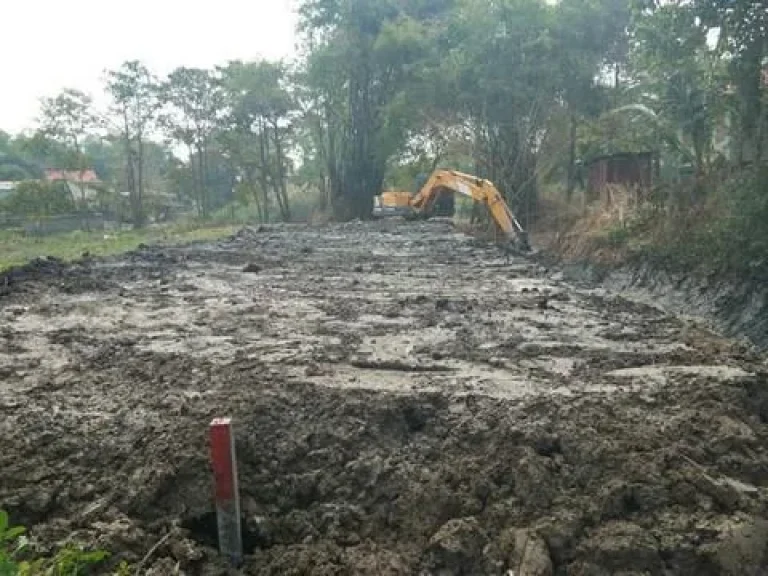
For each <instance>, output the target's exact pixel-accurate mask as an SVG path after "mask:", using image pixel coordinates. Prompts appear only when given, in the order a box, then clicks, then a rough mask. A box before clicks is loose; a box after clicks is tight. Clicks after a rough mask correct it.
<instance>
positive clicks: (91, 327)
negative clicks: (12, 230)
mask: <svg viewBox="0 0 768 576" xmlns="http://www.w3.org/2000/svg"><path fill="white" fill-rule="evenodd" d="M767 368H768V366H767V365H766V362H765V358H764V357H762V356H761V355H759V354H758V353H756V352H754V351H752V350H751V349H750V347H749V346H748V345H746V344H744V343H739V342H734V341H729V340H725V339H723V338H721V337H719V336H717V335H716V334H714V333H713V332H711V331H709V330H708V329H706V328H704V327H703V325H701V324H699V323H697V322H694V321H692V320H690V319H684V318H680V317H677V316H676V315H674V313H673V311H663V310H661V309H658V308H656V307H654V306H652V305H651V304H649V303H640V302H639V301H636V300H633V299H632V298H631V295H627V294H614V293H608V292H606V291H605V290H602V289H601V288H600V287H599V286H578V287H577V286H574V285H571V284H569V283H567V282H565V281H564V280H563V279H562V276H561V275H560V274H559V273H558V271H557V270H556V269H549V270H547V269H545V268H544V267H543V266H542V265H540V264H537V263H536V262H535V261H534V260H530V259H525V258H521V257H517V256H512V257H511V258H508V256H507V255H505V254H504V253H502V252H500V251H499V250H498V249H496V248H495V247H493V246H490V245H487V244H484V243H483V242H480V241H478V240H475V239H473V238H471V237H468V236H466V235H463V234H460V233H458V232H457V231H456V230H455V229H454V228H453V227H452V226H451V224H450V223H449V222H441V221H434V222H426V223H406V222H402V221H398V220H387V221H380V222H375V223H351V224H334V225H327V226H320V227H309V226H270V227H266V228H247V229H244V230H243V231H242V232H240V233H238V234H237V235H236V236H234V237H232V238H229V239H226V240H223V241H219V242H214V243H200V244H194V245H189V246H184V247H176V248H169V247H142V248H141V249H140V250H138V251H136V252H133V253H130V254H127V255H124V256H121V257H115V258H111V259H106V260H98V261H82V262H79V263H76V264H72V265H63V264H61V263H59V262H57V261H53V260H46V261H37V262H35V263H33V264H31V265H29V266H27V267H25V268H23V269H19V270H16V271H14V272H12V273H11V274H10V275H8V276H6V277H5V278H4V279H3V281H2V282H0V509H6V510H8V511H9V512H10V514H11V516H12V518H13V520H14V521H15V522H16V523H20V524H25V525H27V526H28V527H29V528H30V529H31V532H32V535H33V539H32V540H33V544H34V546H35V547H37V548H38V549H39V550H41V551H42V552H46V551H50V550H53V549H55V548H56V547H57V546H60V545H62V544H63V543H65V542H66V541H68V540H71V541H77V542H81V543H84V544H86V545H87V546H89V547H91V548H99V549H105V550H108V551H110V552H111V553H112V555H113V556H112V564H111V565H105V567H104V570H105V571H106V570H107V569H108V568H109V566H113V565H114V564H115V563H117V562H118V561H120V560H126V561H128V562H130V563H132V564H133V565H134V566H137V567H138V568H139V571H140V573H145V572H146V573H149V574H155V575H158V576H159V575H164V574H189V575H214V574H226V573H227V568H226V565H225V563H224V562H223V561H222V560H221V559H220V558H218V555H217V553H216V521H215V517H214V515H213V510H214V508H213V503H212V495H213V489H212V479H211V471H210V465H209V451H208V425H209V423H210V422H211V420H212V419H213V418H215V417H222V416H227V417H231V418H232V419H233V421H234V425H235V432H236V440H237V456H238V459H239V479H240V490H241V496H242V514H243V532H244V540H245V547H246V560H245V566H244V567H243V573H246V574H275V575H277V574H318V575H343V574H361V575H362V574H382V575H398V574H425V575H431V574H435V575H445V576H450V575H457V576H458V575H486V574H488V575H494V574H495V575H500V576H501V575H507V574H515V575H516V576H520V575H521V574H525V575H527V576H547V575H551V574H553V573H554V574H561V575H565V574H567V575H575V576H580V575H584V576H587V575H589V576H601V575H608V574H624V575H625V576H627V575H631V574H635V575H640V574H650V575H672V574H690V575H699V576H701V575H703V576H706V575H709V574H734V575H737V574H738V575H742V574H743V575H749V574H755V575H757V574H765V573H766V571H765V570H766V568H764V566H768V564H767V563H766V562H765V561H766V559H767V555H766V547H767V546H768V510H767V509H766V502H768V452H767V451H766V445H767V442H768V425H766V421H767V420H768V387H767V386H768V378H766V371H767ZM150 551H151V554H149V555H147V552H150Z"/></svg>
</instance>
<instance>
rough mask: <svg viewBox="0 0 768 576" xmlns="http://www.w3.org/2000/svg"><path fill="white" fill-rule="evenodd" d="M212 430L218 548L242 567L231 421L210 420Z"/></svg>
mask: <svg viewBox="0 0 768 576" xmlns="http://www.w3.org/2000/svg"><path fill="white" fill-rule="evenodd" d="M210 432H211V464H212V466H213V479H214V486H215V496H216V519H217V524H218V530H219V551H220V552H221V555H222V556H224V557H226V558H229V561H230V562H231V563H232V565H234V566H240V565H241V564H242V562H243V537H242V532H241V528H240V492H239V488H238V484H237V457H236V455H235V435H234V432H233V431H232V420H231V419H229V418H217V419H216V420H214V421H213V422H211V430H210Z"/></svg>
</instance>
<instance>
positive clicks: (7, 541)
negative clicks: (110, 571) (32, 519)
mask: <svg viewBox="0 0 768 576" xmlns="http://www.w3.org/2000/svg"><path fill="white" fill-rule="evenodd" d="M25 533H26V530H25V529H24V528H22V527H20V526H11V525H10V521H9V518H8V514H7V513H6V512H4V511H3V510H0V576H86V575H87V574H91V573H92V572H91V568H93V567H95V566H97V565H99V564H101V563H102V562H104V561H105V560H106V559H107V558H108V557H109V554H108V553H107V552H104V551H103V550H97V551H93V552H88V551H85V550H82V549H81V548H78V547H76V546H74V545H68V546H66V547H65V548H62V549H61V550H59V551H58V552H57V553H56V554H55V555H54V556H53V557H52V558H33V559H29V558H27V554H26V552H27V547H28V544H29V541H28V540H27V537H26V536H25ZM22 558H24V559H22ZM128 573H129V571H128V567H127V566H126V565H121V567H120V568H119V570H118V572H117V573H116V576H125V575H127V574H128Z"/></svg>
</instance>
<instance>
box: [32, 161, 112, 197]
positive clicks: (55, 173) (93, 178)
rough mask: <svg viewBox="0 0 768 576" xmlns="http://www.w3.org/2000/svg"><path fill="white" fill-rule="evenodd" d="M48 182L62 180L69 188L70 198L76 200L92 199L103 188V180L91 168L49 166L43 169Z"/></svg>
mask: <svg viewBox="0 0 768 576" xmlns="http://www.w3.org/2000/svg"><path fill="white" fill-rule="evenodd" d="M45 179H46V180H47V181H48V182H64V183H65V184H66V185H67V188H69V192H70V194H72V198H74V199H76V200H86V201H88V202H91V201H94V200H96V199H97V198H98V196H99V194H100V193H101V190H102V189H103V182H102V181H101V178H99V176H98V174H96V172H95V171H94V170H92V169H90V168H89V169H87V170H56V169H54V168H49V169H47V170H46V171H45Z"/></svg>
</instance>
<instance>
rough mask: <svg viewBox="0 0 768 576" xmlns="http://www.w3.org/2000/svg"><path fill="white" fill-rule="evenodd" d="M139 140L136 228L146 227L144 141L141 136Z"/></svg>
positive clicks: (135, 206)
mask: <svg viewBox="0 0 768 576" xmlns="http://www.w3.org/2000/svg"><path fill="white" fill-rule="evenodd" d="M136 140H137V150H138V153H137V156H136V172H137V175H136V180H137V182H136V199H135V202H134V206H133V225H134V227H135V228H143V227H144V140H143V138H142V137H141V134H139V135H138V137H137V138H136Z"/></svg>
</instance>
